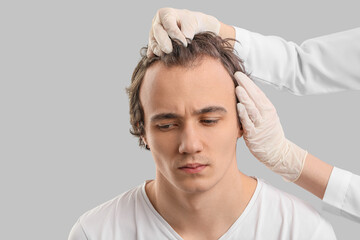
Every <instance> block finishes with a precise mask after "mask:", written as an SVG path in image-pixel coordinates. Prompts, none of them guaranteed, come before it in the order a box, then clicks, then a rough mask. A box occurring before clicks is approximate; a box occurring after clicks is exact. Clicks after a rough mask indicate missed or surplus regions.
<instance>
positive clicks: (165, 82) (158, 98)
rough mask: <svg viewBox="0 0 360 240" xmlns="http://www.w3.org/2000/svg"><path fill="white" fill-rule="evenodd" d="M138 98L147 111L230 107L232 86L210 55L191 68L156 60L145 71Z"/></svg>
mask: <svg viewBox="0 0 360 240" xmlns="http://www.w3.org/2000/svg"><path fill="white" fill-rule="evenodd" d="M140 99H141V103H142V106H143V108H144V111H145V112H147V113H150V112H151V113H152V114H153V113H155V112H156V113H159V111H161V112H169V113H171V112H174V113H176V112H177V113H179V112H184V111H185V109H187V111H189V113H190V112H193V111H196V110H199V109H202V108H204V107H207V106H209V105H212V106H222V107H224V108H229V107H230V106H231V107H233V106H232V105H233V103H234V102H235V87H234V83H233V81H232V78H231V77H230V75H229V73H228V71H227V70H226V69H225V68H224V67H223V65H222V63H221V62H220V61H219V60H215V59H213V58H203V59H202V61H201V62H199V63H198V64H196V65H193V66H192V67H191V68H188V67H182V66H172V67H167V66H166V65H165V64H163V63H161V62H159V63H156V65H154V66H151V68H149V69H148V71H147V72H146V75H145V77H144V82H143V85H142V87H141V90H140Z"/></svg>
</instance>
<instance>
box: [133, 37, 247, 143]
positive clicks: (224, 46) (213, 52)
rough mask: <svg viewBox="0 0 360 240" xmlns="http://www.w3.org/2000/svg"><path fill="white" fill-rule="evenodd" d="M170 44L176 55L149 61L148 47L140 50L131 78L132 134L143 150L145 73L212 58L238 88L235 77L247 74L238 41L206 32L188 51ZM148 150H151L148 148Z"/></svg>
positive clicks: (158, 57)
mask: <svg viewBox="0 0 360 240" xmlns="http://www.w3.org/2000/svg"><path fill="white" fill-rule="evenodd" d="M171 41H172V45H173V51H172V52H171V53H169V54H164V55H162V56H152V57H147V56H146V51H147V47H144V48H142V49H141V51H140V54H141V56H142V58H141V60H140V61H139V63H138V64H137V66H136V68H135V70H134V72H133V74H132V77H131V84H130V86H129V87H128V88H126V91H127V93H128V95H129V103H130V123H131V126H132V129H130V133H131V134H133V135H134V136H136V137H138V138H139V145H140V146H141V147H144V146H145V144H144V142H143V140H142V138H141V137H142V136H144V135H145V128H144V110H143V108H142V105H141V102H140V87H141V84H142V82H143V78H144V76H145V72H146V70H147V69H148V68H149V67H150V66H151V65H152V64H153V63H154V62H158V61H160V62H162V63H163V64H164V65H165V66H167V67H171V66H183V67H193V66H195V65H196V64H197V63H199V62H201V59H202V58H203V57H205V56H209V57H212V58H214V59H218V60H220V61H221V63H222V64H223V66H224V67H225V69H226V70H227V71H228V73H229V75H230V76H231V78H232V79H233V82H234V84H235V86H236V85H237V82H236V80H235V77H234V73H235V72H237V71H241V72H243V73H245V74H246V72H245V69H244V66H243V61H242V60H241V59H240V58H239V57H238V56H237V55H236V54H235V53H234V50H233V47H232V45H231V43H230V41H236V40H235V39H222V38H221V37H219V36H217V35H215V34H214V33H211V32H203V33H198V34H196V35H195V36H194V38H193V39H192V40H188V46H187V47H184V46H183V44H182V43H181V42H180V41H177V40H171ZM146 148H147V149H148V147H147V146H146Z"/></svg>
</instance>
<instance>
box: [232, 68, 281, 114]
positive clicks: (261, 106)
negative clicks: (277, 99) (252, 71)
mask: <svg viewBox="0 0 360 240" xmlns="http://www.w3.org/2000/svg"><path fill="white" fill-rule="evenodd" d="M235 78H236V80H237V82H238V83H239V85H240V86H241V87H243V88H244V89H245V90H246V92H247V94H248V95H249V97H250V98H251V99H252V100H253V102H254V104H255V105H256V107H257V109H258V110H259V112H260V114H263V111H265V110H268V109H274V106H273V104H272V103H271V102H270V100H269V99H268V98H267V97H266V95H265V93H264V92H263V91H261V89H260V88H259V87H258V86H256V84H255V83H254V82H253V81H252V80H251V79H250V78H249V77H248V76H246V75H245V74H243V73H242V72H236V73H235Z"/></svg>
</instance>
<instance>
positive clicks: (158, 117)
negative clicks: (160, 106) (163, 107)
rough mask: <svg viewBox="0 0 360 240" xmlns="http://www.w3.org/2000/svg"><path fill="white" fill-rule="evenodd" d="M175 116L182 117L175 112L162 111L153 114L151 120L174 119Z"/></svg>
mask: <svg viewBox="0 0 360 240" xmlns="http://www.w3.org/2000/svg"><path fill="white" fill-rule="evenodd" d="M174 118H180V115H178V114H175V113H160V114H156V115H154V116H152V117H151V122H155V121H159V120H164V119H174Z"/></svg>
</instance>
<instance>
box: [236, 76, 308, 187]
mask: <svg viewBox="0 0 360 240" xmlns="http://www.w3.org/2000/svg"><path fill="white" fill-rule="evenodd" d="M235 78H236V80H237V82H238V83H239V86H238V87H236V95H237V97H238V99H239V102H240V103H238V104H237V109H238V114H239V117H240V121H241V124H242V127H243V130H244V133H243V137H244V140H245V143H246V146H247V147H248V148H249V150H250V152H251V153H252V154H253V155H254V156H255V157H256V158H257V159H258V160H259V161H260V162H262V163H264V164H265V165H266V166H267V167H268V168H270V169H271V170H272V171H274V172H276V173H278V174H280V175H281V176H282V177H283V178H284V179H285V180H287V181H290V182H295V181H296V180H297V179H298V178H299V176H300V174H301V171H302V169H303V167H304V163H305V158H306V155H307V151H305V150H303V149H301V148H300V147H298V146H297V145H295V144H294V143H292V142H291V141H289V140H288V139H286V138H285V135H284V131H283V129H282V127H281V124H280V120H279V117H278V115H277V113H276V109H275V107H274V105H273V104H272V103H271V102H270V100H269V99H268V98H267V97H266V96H265V94H264V93H263V92H262V91H261V90H260V89H259V88H258V87H257V86H256V85H255V84H254V82H253V81H252V80H251V79H249V78H248V77H247V76H246V75H245V74H243V73H241V72H236V73H235Z"/></svg>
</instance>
